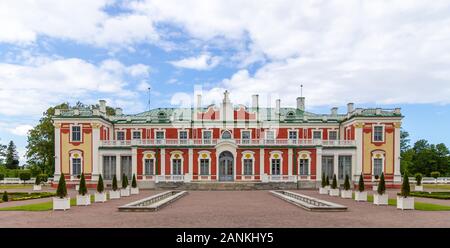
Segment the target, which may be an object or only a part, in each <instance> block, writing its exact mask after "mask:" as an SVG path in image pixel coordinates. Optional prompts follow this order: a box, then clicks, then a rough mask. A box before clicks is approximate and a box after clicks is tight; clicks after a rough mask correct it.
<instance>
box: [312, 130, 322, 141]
mask: <svg viewBox="0 0 450 248" xmlns="http://www.w3.org/2000/svg"><path fill="white" fill-rule="evenodd" d="M313 139H318V140H320V139H322V131H313Z"/></svg>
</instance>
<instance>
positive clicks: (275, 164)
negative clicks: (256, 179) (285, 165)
mask: <svg viewBox="0 0 450 248" xmlns="http://www.w3.org/2000/svg"><path fill="white" fill-rule="evenodd" d="M272 175H281V160H280V159H272Z"/></svg>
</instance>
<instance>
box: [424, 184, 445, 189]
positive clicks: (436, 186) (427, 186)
mask: <svg viewBox="0 0 450 248" xmlns="http://www.w3.org/2000/svg"><path fill="white" fill-rule="evenodd" d="M423 187H424V189H447V190H450V184H423Z"/></svg>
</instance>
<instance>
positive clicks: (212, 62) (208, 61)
mask: <svg viewBox="0 0 450 248" xmlns="http://www.w3.org/2000/svg"><path fill="white" fill-rule="evenodd" d="M219 62H220V57H218V56H211V55H209V54H201V55H199V56H197V57H190V58H184V59H181V60H177V61H170V62H169V63H170V64H172V65H173V66H175V67H180V68H186V69H193V70H209V69H212V68H214V67H216V66H217V65H218V64H219Z"/></svg>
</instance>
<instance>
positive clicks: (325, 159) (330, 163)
mask: <svg viewBox="0 0 450 248" xmlns="http://www.w3.org/2000/svg"><path fill="white" fill-rule="evenodd" d="M322 173H325V176H326V177H328V178H329V179H332V178H333V175H334V156H322Z"/></svg>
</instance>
